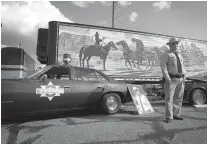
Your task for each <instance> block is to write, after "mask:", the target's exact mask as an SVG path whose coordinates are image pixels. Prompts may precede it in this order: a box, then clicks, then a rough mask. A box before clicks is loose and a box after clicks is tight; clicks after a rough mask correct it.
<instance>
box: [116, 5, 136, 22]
mask: <svg viewBox="0 0 207 144" xmlns="http://www.w3.org/2000/svg"><path fill="white" fill-rule="evenodd" d="M131 6H132V4H131V5H130V6H128V7H127V8H126V9H125V10H124V11H123V12H122V13H120V14H119V15H117V16H116V17H115V19H117V18H118V17H119V16H121V15H122V14H123V13H124V12H125V11H127V10H128V9H129V8H130V7H131Z"/></svg>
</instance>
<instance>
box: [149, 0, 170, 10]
mask: <svg viewBox="0 0 207 144" xmlns="http://www.w3.org/2000/svg"><path fill="white" fill-rule="evenodd" d="M152 5H153V7H155V8H158V9H159V10H163V9H169V8H170V7H171V2H169V1H160V2H155V3H153V4H152Z"/></svg>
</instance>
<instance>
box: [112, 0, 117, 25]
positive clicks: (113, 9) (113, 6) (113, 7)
mask: <svg viewBox="0 0 207 144" xmlns="http://www.w3.org/2000/svg"><path fill="white" fill-rule="evenodd" d="M115 4H116V2H115V1H113V4H112V28H114V11H115Z"/></svg>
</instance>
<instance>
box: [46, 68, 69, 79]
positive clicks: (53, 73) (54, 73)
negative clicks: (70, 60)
mask: <svg viewBox="0 0 207 144" xmlns="http://www.w3.org/2000/svg"><path fill="white" fill-rule="evenodd" d="M44 74H45V75H46V76H47V79H61V80H69V79H70V69H69V68H68V67H53V68H51V69H49V70H48V71H46V72H45V73H44Z"/></svg>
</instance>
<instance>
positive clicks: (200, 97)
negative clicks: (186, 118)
mask: <svg viewBox="0 0 207 144" xmlns="http://www.w3.org/2000/svg"><path fill="white" fill-rule="evenodd" d="M190 100H191V102H192V104H194V105H202V104H205V103H206V100H207V96H206V94H205V93H204V91H202V90H200V89H195V90H193V92H192V93H191V95H190Z"/></svg>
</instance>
